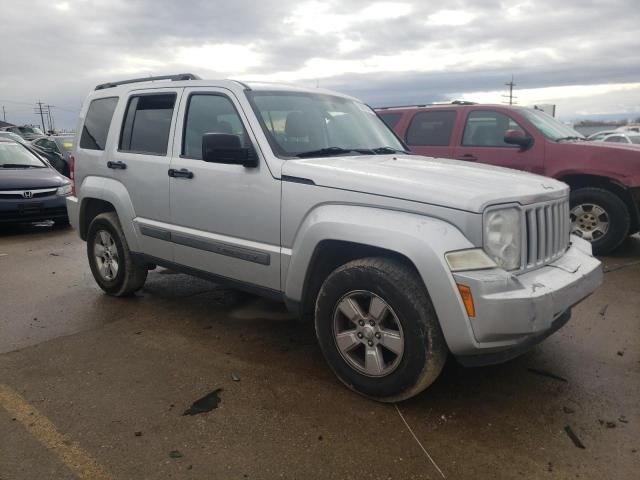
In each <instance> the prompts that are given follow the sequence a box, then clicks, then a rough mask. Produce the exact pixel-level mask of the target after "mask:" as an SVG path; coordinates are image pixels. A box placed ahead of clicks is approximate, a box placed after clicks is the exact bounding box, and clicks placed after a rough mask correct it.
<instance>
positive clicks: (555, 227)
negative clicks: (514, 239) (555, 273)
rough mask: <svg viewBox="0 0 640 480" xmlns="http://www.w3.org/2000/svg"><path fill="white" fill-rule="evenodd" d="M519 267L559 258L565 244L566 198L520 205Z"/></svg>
mask: <svg viewBox="0 0 640 480" xmlns="http://www.w3.org/2000/svg"><path fill="white" fill-rule="evenodd" d="M524 220H525V222H524V223H525V225H524V231H525V235H524V236H523V245H522V264H521V269H522V270H531V269H534V268H536V267H540V266H542V265H546V264H547V263H549V262H552V261H553V260H555V259H557V258H559V257H561V256H562V254H563V253H564V252H565V250H566V249H567V246H568V245H569V234H570V232H571V220H570V218H569V199H568V198H567V199H563V200H554V201H551V202H545V203H542V204H536V205H532V206H529V207H525V209H524Z"/></svg>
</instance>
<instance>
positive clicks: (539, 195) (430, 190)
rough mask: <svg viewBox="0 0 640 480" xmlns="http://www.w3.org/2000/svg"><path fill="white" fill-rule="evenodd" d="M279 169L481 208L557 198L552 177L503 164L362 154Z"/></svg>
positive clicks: (328, 182) (321, 181) (331, 183)
mask: <svg viewBox="0 0 640 480" xmlns="http://www.w3.org/2000/svg"><path fill="white" fill-rule="evenodd" d="M282 174H283V175H284V176H288V177H298V178H301V179H305V180H311V181H313V182H314V183H315V184H316V185H320V186H324V187H331V188H339V189H343V190H351V191H358V192H363V193H367V194H373V195H383V196H386V197H394V198H398V199H403V200H410V201H416V202H421V203H428V204H432V205H441V206H445V207H451V208H456V209H460V210H466V211H470V212H482V210H483V209H484V208H485V207H487V206H488V205H493V204H499V203H508V202H518V203H520V204H522V205H528V204H531V203H535V202H539V201H542V200H548V199H552V198H561V197H563V196H566V195H568V192H569V187H568V186H567V185H566V184H564V183H562V182H559V181H557V180H553V179H551V178H546V177H541V176H539V175H534V174H530V173H526V172H520V171H517V170H511V169H507V168H501V167H495V166H491V165H482V164H475V163H469V162H463V161H458V160H448V159H442V158H430V157H422V156H418V155H376V156H371V155H364V156H349V157H347V156H340V157H330V158H327V157H322V158H313V159H299V160H288V161H286V162H285V163H284V166H283V168H282Z"/></svg>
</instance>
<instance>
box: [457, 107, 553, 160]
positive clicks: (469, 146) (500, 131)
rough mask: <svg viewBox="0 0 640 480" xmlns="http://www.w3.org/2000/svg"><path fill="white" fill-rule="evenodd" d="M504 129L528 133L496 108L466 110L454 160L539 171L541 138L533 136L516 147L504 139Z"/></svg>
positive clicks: (541, 150) (542, 157)
mask: <svg viewBox="0 0 640 480" xmlns="http://www.w3.org/2000/svg"><path fill="white" fill-rule="evenodd" d="M507 130H520V131H522V132H524V133H526V134H527V135H532V133H533V132H528V131H526V130H525V128H524V127H522V126H521V125H520V123H519V122H517V121H516V120H515V119H514V118H513V117H511V116H508V115H506V114H505V113H502V112H499V111H497V110H489V109H482V110H474V109H468V110H467V117H466V120H465V125H464V130H463V131H462V134H461V135H460V138H458V139H456V145H457V146H456V148H455V151H454V157H455V158H456V159H458V160H466V161H471V162H479V163H488V164H491V165H498V166H501V167H508V168H515V169H517V170H526V171H529V172H535V173H542V172H543V168H544V141H541V139H536V138H535V137H534V142H533V144H532V145H531V146H530V147H528V148H526V149H524V150H523V149H520V147H518V146H515V145H509V144H507V143H505V142H504V135H505V132H506V131H507Z"/></svg>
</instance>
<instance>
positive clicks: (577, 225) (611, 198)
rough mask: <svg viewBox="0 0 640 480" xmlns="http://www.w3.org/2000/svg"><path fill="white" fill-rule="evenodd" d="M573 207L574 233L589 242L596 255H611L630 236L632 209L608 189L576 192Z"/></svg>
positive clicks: (571, 201)
mask: <svg viewBox="0 0 640 480" xmlns="http://www.w3.org/2000/svg"><path fill="white" fill-rule="evenodd" d="M570 206H571V222H572V224H573V226H572V229H571V230H572V233H573V234H575V235H578V236H579V237H582V238H584V239H585V240H588V241H590V242H591V246H592V248H593V253H594V254H595V255H607V254H609V253H611V252H612V251H614V250H615V249H616V248H617V247H618V246H620V244H621V243H622V242H623V241H624V239H625V238H626V237H627V235H628V234H629V225H630V223H631V222H630V216H629V210H628V209H627V206H626V205H625V203H624V202H623V201H622V199H620V197H618V196H617V195H615V194H614V193H611V192H609V191H608V190H604V189H602V188H594V187H587V188H579V189H577V190H573V191H572V192H571V199H570Z"/></svg>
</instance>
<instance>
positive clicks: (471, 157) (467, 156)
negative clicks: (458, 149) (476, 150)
mask: <svg viewBox="0 0 640 480" xmlns="http://www.w3.org/2000/svg"><path fill="white" fill-rule="evenodd" d="M458 160H466V161H467V162H477V161H478V157H476V156H475V155H472V154H471V153H465V154H464V155H462V156H460V157H458Z"/></svg>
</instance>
